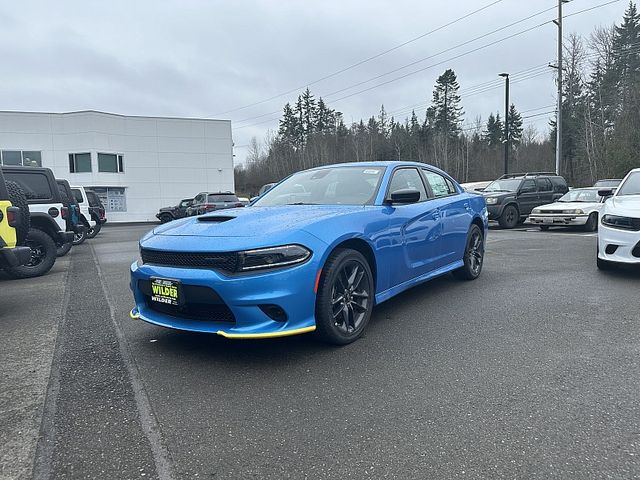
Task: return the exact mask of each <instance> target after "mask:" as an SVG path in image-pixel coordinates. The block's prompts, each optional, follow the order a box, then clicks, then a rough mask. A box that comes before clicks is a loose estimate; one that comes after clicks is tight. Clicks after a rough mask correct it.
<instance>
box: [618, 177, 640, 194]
mask: <svg viewBox="0 0 640 480" xmlns="http://www.w3.org/2000/svg"><path fill="white" fill-rule="evenodd" d="M624 195H640V172H633V173H632V174H631V175H629V176H628V177H627V179H626V180H625V181H624V183H623V184H622V185H620V188H618V192H617V193H616V196H617V197H622V196H624Z"/></svg>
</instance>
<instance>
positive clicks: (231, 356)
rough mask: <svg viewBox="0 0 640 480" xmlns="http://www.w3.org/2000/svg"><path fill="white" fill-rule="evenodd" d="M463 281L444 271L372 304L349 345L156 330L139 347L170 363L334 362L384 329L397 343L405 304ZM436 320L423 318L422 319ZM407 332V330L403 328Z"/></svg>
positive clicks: (372, 343) (375, 341) (372, 342)
mask: <svg viewBox="0 0 640 480" xmlns="http://www.w3.org/2000/svg"><path fill="white" fill-rule="evenodd" d="M465 283H466V282H460V281H457V280H455V279H454V278H453V277H452V276H451V275H444V276H442V277H440V278H436V279H434V280H431V281H430V282H427V283H425V284H422V285H417V286H416V287H413V288H411V289H409V290H407V291H405V292H402V293H400V294H399V295H397V296H396V297H394V298H392V299H390V300H388V301H386V302H384V303H382V304H380V305H379V306H377V307H375V308H374V310H373V314H372V317H371V320H370V322H369V325H368V326H367V329H366V330H365V332H364V334H363V336H362V337H361V338H360V339H358V340H357V341H356V342H354V343H352V344H350V345H344V346H337V345H331V344H327V343H324V342H322V341H321V340H320V339H319V338H318V337H317V335H316V334H315V333H310V334H304V335H296V336H290V337H282V338H272V339H260V340H231V339H226V338H223V337H220V336H218V335H215V334H202V333H195V332H181V331H176V330H169V329H162V328H157V329H153V330H150V332H149V334H148V335H146V337H147V338H148V340H147V342H144V343H143V344H142V345H140V347H141V348H144V349H149V350H153V351H155V352H154V353H152V354H153V355H156V354H157V349H158V348H160V349H162V352H163V355H171V356H173V357H175V360H176V361H179V362H180V361H184V359H185V358H187V357H188V358H190V359H193V358H194V357H200V358H201V359H203V360H206V361H221V362H224V363H226V364H242V365H243V366H253V365H264V364H265V363H268V364H270V365H271V366H274V365H276V366H277V365H278V364H283V365H285V364H291V363H292V362H295V361H297V360H298V359H305V360H309V359H310V358H313V359H314V360H322V359H323V358H325V357H326V358H327V360H330V359H331V358H333V359H334V360H335V355H336V352H340V355H342V354H344V355H352V354H356V355H358V353H356V352H362V351H363V349H364V350H366V349H369V348H377V347H378V346H379V345H380V344H386V343H387V341H388V334H389V330H390V329H391V330H393V331H394V336H395V337H396V339H397V340H398V341H400V342H401V341H402V340H401V338H400V337H402V336H403V335H404V333H403V330H402V329H401V328H400V327H401V326H402V324H403V323H402V322H404V321H406V320H407V319H406V318H404V317H406V316H408V315H407V307H409V308H411V307H417V306H418V305H419V304H421V303H422V304H424V302H425V301H429V297H432V300H433V301H439V299H441V298H442V296H444V295H450V294H451V289H452V288H455V287H454V285H460V286H463V285H465ZM430 321H437V319H431V318H425V319H423V320H421V322H422V325H424V322H430ZM406 335H407V336H411V335H412V333H410V332H407V333H406Z"/></svg>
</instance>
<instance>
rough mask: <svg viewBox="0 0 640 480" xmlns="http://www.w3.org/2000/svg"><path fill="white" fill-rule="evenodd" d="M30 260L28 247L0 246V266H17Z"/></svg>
mask: <svg viewBox="0 0 640 480" xmlns="http://www.w3.org/2000/svg"><path fill="white" fill-rule="evenodd" d="M29 260H31V249H30V248H29V247H13V248H0V266H1V267H18V266H20V265H24V264H26V263H28V262H29Z"/></svg>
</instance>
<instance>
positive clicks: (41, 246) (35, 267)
mask: <svg viewBox="0 0 640 480" xmlns="http://www.w3.org/2000/svg"><path fill="white" fill-rule="evenodd" d="M25 245H27V246H29V247H31V261H30V262H29V263H28V264H26V265H20V266H18V267H9V268H7V269H5V271H6V272H7V273H8V274H9V276H11V277H13V278H33V277H39V276H41V275H44V274H45V273H47V272H48V271H49V270H51V267H53V264H54V263H55V262H56V244H55V242H54V241H53V239H52V238H51V237H50V236H49V235H47V234H46V233H45V232H43V231H42V230H38V229H37V228H32V229H30V230H29V234H28V235H27V240H26V242H25Z"/></svg>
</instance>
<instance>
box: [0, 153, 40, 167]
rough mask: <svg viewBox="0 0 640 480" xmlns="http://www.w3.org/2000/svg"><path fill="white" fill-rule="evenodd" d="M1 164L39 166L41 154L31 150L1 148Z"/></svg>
mask: <svg viewBox="0 0 640 480" xmlns="http://www.w3.org/2000/svg"><path fill="white" fill-rule="evenodd" d="M0 163H1V164H2V165H22V166H25V167H41V166H42V154H41V152H38V151H32V150H1V151H0Z"/></svg>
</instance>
